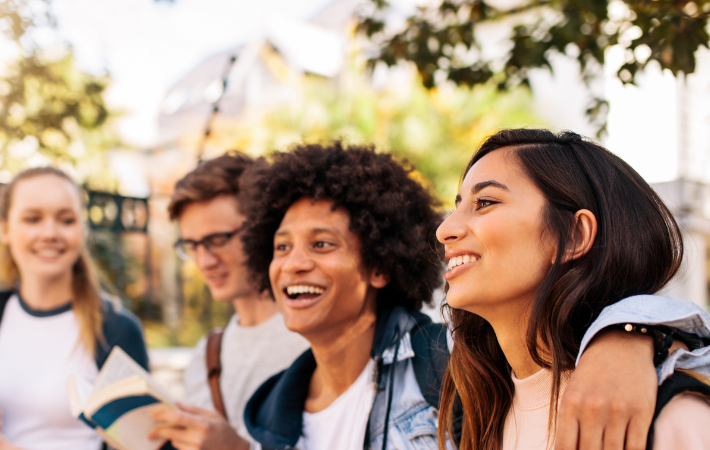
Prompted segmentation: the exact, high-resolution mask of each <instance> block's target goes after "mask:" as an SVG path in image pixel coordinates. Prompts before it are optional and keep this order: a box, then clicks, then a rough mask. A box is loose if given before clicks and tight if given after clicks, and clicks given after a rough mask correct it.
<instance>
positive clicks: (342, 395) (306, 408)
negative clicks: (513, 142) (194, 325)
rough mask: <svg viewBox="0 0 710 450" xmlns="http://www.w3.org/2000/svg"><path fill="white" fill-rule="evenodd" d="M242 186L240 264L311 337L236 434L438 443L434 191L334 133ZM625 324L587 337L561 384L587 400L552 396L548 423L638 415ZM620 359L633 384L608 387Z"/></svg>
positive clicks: (636, 342) (639, 356)
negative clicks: (431, 313) (556, 410)
mask: <svg viewBox="0 0 710 450" xmlns="http://www.w3.org/2000/svg"><path fill="white" fill-rule="evenodd" d="M241 188H242V192H241V195H240V199H241V203H240V204H241V206H242V208H243V212H244V213H245V214H246V216H247V227H246V229H245V231H244V234H243V235H242V240H243V243H244V252H245V254H246V257H247V266H248V268H249V269H250V270H251V271H252V273H253V276H254V278H255V281H256V282H257V283H260V287H261V288H263V289H271V292H272V293H273V297H274V299H275V300H276V303H277V304H278V306H279V308H280V310H281V312H282V315H283V318H284V321H285V324H286V327H287V328H288V329H290V330H292V331H296V332H298V333H300V334H301V335H302V336H304V337H305V338H306V339H307V340H308V341H309V342H310V343H311V349H310V350H307V351H306V352H305V353H304V354H303V355H301V356H300V357H299V358H298V359H297V360H296V361H295V362H294V363H293V364H292V365H291V366H290V367H289V368H288V369H286V370H285V371H283V372H281V373H279V374H277V375H275V376H273V377H272V378H270V379H269V380H267V381H266V382H265V383H264V384H263V385H262V386H261V387H260V388H258V389H257V391H256V392H255V393H254V395H253V396H252V397H251V399H250V400H249V402H248V403H247V407H246V409H245V413H244V422H245V424H246V427H247V430H248V431H249V434H250V435H251V436H252V437H253V438H254V439H255V441H256V442H258V443H259V444H260V445H261V446H262V448H264V449H294V448H295V449H299V450H320V449H338V450H360V449H363V448H365V449H369V448H376V449H380V448H381V449H385V448H390V449H395V448H396V449H399V450H410V449H418V448H428V449H434V448H444V447H445V445H444V443H442V444H441V445H442V446H441V447H440V444H439V443H438V442H437V440H436V435H437V408H438V405H439V391H440V387H441V380H442V376H443V373H444V371H445V370H446V364H447V359H448V345H447V341H448V339H447V331H446V328H445V327H444V326H443V325H441V324H436V323H433V322H432V321H431V319H430V318H429V317H428V316H426V315H424V314H422V313H421V312H419V309H420V308H421V307H422V305H424V304H429V303H431V301H432V292H433V291H434V290H435V289H437V288H439V287H440V286H441V284H442V272H443V271H442V264H441V259H440V257H439V256H438V255H440V254H441V253H440V252H438V251H437V250H438V248H437V246H438V244H437V242H436V239H435V235H434V231H435V229H436V228H437V227H438V225H439V223H440V220H441V216H440V214H439V213H438V212H437V208H438V206H439V203H438V202H437V200H436V199H435V198H434V197H433V196H432V195H431V194H429V192H428V191H427V190H426V189H425V188H424V187H423V186H422V185H420V184H419V183H418V182H417V181H416V179H415V177H413V176H412V169H408V168H405V167H404V166H403V165H402V164H400V163H398V162H397V161H395V160H394V159H393V158H392V156H390V155H387V154H382V153H376V152H375V151H374V150H373V149H372V148H371V147H366V146H351V147H349V148H345V147H344V146H343V144H342V143H340V142H335V143H332V144H330V145H318V144H311V145H300V146H296V147H295V148H293V149H292V152H290V153H275V154H273V155H272V157H271V163H270V164H269V163H267V162H266V160H261V161H260V162H259V163H257V164H255V165H254V166H252V167H251V168H250V169H249V170H248V171H247V173H245V175H244V176H243V177H242V186H241ZM622 316H623V315H621V314H619V315H618V316H617V317H618V318H619V320H628V319H629V316H630V318H637V319H638V315H634V313H633V312H632V313H627V314H626V316H627V317H622ZM624 333H625V332H621V331H610V332H607V333H605V334H604V335H603V336H599V337H598V338H596V339H595V341H594V342H593V343H592V344H591V345H590V348H594V349H595V350H594V351H593V352H588V353H586V354H585V356H584V358H582V359H581V362H580V366H579V367H580V368H581V370H577V372H576V374H575V377H573V378H572V380H571V381H570V383H569V385H568V387H567V392H574V394H575V397H574V398H577V399H579V398H581V399H585V400H586V399H589V401H588V402H585V401H581V402H577V403H574V402H572V403H571V404H570V405H571V406H565V400H564V399H563V401H562V407H561V408H564V411H563V412H564V413H561V415H560V427H569V428H574V429H575V430H577V429H579V430H581V431H582V432H581V433H580V434H579V439H580V443H581V444H580V445H581V448H587V447H585V440H586V439H587V438H588V436H590V435H592V434H593V433H589V430H592V431H593V430H596V429H602V430H603V429H604V427H605V426H609V425H610V424H611V425H613V424H614V423H616V422H618V421H620V420H626V419H627V418H628V417H633V420H640V421H641V422H648V423H650V418H651V416H652V414H653V405H654V400H655V397H654V393H655V389H656V379H655V371H654V370H653V365H652V364H651V359H652V358H651V355H652V353H653V348H652V345H653V344H652V343H651V341H650V339H648V338H647V337H645V336H642V337H638V338H635V337H632V338H629V337H627V335H628V333H625V334H624ZM630 342H633V344H630ZM587 355H591V356H587ZM646 360H647V361H646ZM619 371H625V372H626V373H633V374H634V375H638V376H637V377H629V378H628V379H634V380H636V381H635V382H634V383H635V385H634V386H621V385H620V383H619V382H618V380H617V379H616V378H615V377H614V376H613V375H610V374H614V373H619ZM639 391H640V392H639ZM625 392H630V393H632V394H633V395H629V394H625ZM611 406H613V408H612V407H611ZM610 411H611V412H610ZM455 416H456V420H455V421H454V425H453V428H452V430H453V432H454V433H453V434H454V436H452V437H453V439H454V441H458V439H459V437H460V434H461V420H460V419H461V416H460V411H459V412H458V413H457V414H456V415H455ZM625 423H628V422H625ZM622 434H623V433H622ZM574 436H575V437H574V439H575V440H576V439H577V437H576V436H577V434H576V432H575V435H574ZM592 437H593V436H592ZM576 447H577V445H576V444H575V445H573V447H572V448H576ZM590 448H591V447H590ZM605 448H606V447H605Z"/></svg>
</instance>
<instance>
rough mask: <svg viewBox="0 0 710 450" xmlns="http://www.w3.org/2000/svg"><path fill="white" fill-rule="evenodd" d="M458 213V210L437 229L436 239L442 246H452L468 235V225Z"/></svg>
mask: <svg viewBox="0 0 710 450" xmlns="http://www.w3.org/2000/svg"><path fill="white" fill-rule="evenodd" d="M457 213H458V210H454V212H452V213H451V214H450V215H449V217H447V218H446V219H444V221H443V222H442V223H441V225H439V228H437V229H436V238H437V239H438V240H439V242H441V243H442V244H451V243H453V242H456V241H458V240H459V239H461V238H463V237H464V236H465V235H466V224H465V223H464V222H463V220H462V217H461V214H457Z"/></svg>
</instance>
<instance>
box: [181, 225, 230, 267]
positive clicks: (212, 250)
mask: <svg viewBox="0 0 710 450" xmlns="http://www.w3.org/2000/svg"><path fill="white" fill-rule="evenodd" d="M243 228H244V226H243V225H242V226H239V227H237V228H235V229H234V230H232V231H226V232H222V233H212V234H208V235H207V236H205V237H203V238H202V239H200V240H199V241H194V240H192V239H178V240H177V241H175V243H174V244H173V248H174V249H175V253H177V255H178V257H179V258H180V259H182V260H183V261H192V260H194V259H195V256H194V255H196V254H197V248H198V247H199V246H200V245H202V246H203V247H205V250H207V251H208V252H210V253H212V254H213V255H219V254H221V253H223V252H220V251H215V248H217V249H218V248H221V247H226V246H227V244H228V243H229V241H230V240H231V239H232V238H233V237H234V236H236V235H237V234H239V232H240V231H242V229H243ZM215 238H225V242H224V244H222V245H219V246H216V247H212V245H214V244H213V243H211V242H210V241H212V240H213V239H215ZM185 244H190V245H191V246H192V251H191V254H189V253H186V252H185V251H183V246H185Z"/></svg>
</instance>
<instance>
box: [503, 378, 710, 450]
mask: <svg viewBox="0 0 710 450" xmlns="http://www.w3.org/2000/svg"><path fill="white" fill-rule="evenodd" d="M512 378H513V384H514V385H515V397H513V407H512V408H511V410H510V412H509V413H508V416H507V417H506V419H505V426H504V428H503V448H502V450H546V449H552V448H554V445H555V441H554V438H553V439H550V440H549V442H548V432H547V431H548V425H547V424H548V417H549V414H550V390H551V387H552V374H551V372H550V371H549V370H546V369H542V370H540V371H538V372H537V373H535V374H534V375H532V376H529V377H527V378H525V379H522V380H519V379H518V378H516V377H515V374H512ZM568 379H569V374H568V375H567V376H563V381H562V384H563V385H562V391H561V393H560V398H561V397H562V394H563V393H564V387H565V386H566V384H567V383H566V381H567V380H568ZM709 424H710V402H708V400H707V399H705V398H703V397H699V396H696V395H692V394H682V395H678V396H677V397H675V398H674V399H673V400H671V401H670V402H669V403H668V405H666V407H665V408H663V411H662V412H661V414H660V415H659V416H658V419H657V420H656V423H655V432H654V445H653V448H654V450H677V449H681V448H682V449H684V450H706V449H710V425H709Z"/></svg>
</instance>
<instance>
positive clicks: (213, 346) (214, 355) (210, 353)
mask: <svg viewBox="0 0 710 450" xmlns="http://www.w3.org/2000/svg"><path fill="white" fill-rule="evenodd" d="M223 336H224V328H215V329H213V330H212V331H210V334H209V335H208V336H207V381H208V383H209V385H210V393H211V394H212V403H213V404H214V407H215V409H216V410H217V412H219V413H220V414H221V415H222V417H224V418H225V419H227V410H226V409H225V408H224V400H223V399H222V390H221V389H220V388H219V377H220V375H222V361H221V359H220V354H221V352H222V337H223Z"/></svg>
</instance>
